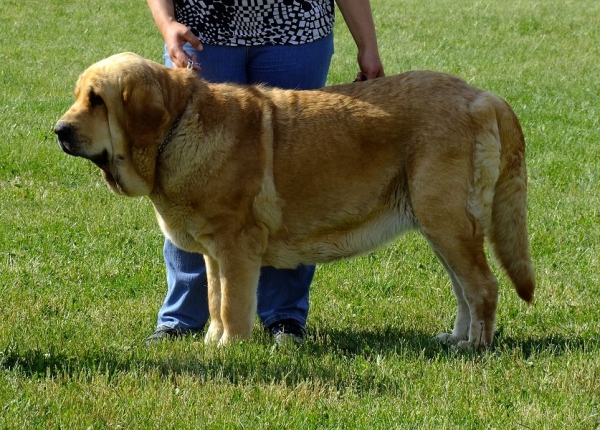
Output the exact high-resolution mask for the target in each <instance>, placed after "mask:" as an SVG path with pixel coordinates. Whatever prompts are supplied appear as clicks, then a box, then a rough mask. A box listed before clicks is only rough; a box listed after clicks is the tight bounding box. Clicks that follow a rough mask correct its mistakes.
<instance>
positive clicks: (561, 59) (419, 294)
mask: <svg viewBox="0 0 600 430" xmlns="http://www.w3.org/2000/svg"><path fill="white" fill-rule="evenodd" d="M372 5H373V10H374V15H375V19H376V23H377V27H378V34H379V40H380V48H381V54H382V58H383V60H384V65H385V67H386V72H387V74H394V73H399V72H402V71H405V70H409V69H432V70H439V71H445V72H449V73H453V74H457V75H460V76H462V77H463V78H464V79H466V80H467V81H468V82H470V83H472V84H473V85H476V86H478V87H481V88H484V89H487V90H490V91H492V92H494V93H496V94H498V95H500V96H502V97H503V98H505V99H506V100H507V101H508V102H509V103H510V104H511V105H512V106H513V108H514V110H515V111H516V113H517V115H518V116H519V117H520V119H521V122H522V126H523V131H524V133H525V136H526V139H527V162H528V171H529V231H530V235H531V246H532V254H533V259H534V266H535V270H536V274H537V279H538V290H537V291H536V302H535V304H534V305H533V306H530V307H528V306H526V305H525V304H524V303H523V302H522V301H520V300H519V299H518V297H517V295H516V293H515V292H514V290H513V288H512V286H511V285H510V283H509V282H508V280H507V278H506V277H505V276H504V275H502V273H501V272H500V271H499V270H497V269H496V270H495V271H496V274H497V275H498V276H499V279H500V283H501V289H500V304H499V311H498V321H497V333H496V343H495V345H494V346H493V347H492V348H490V349H489V350H486V351H484V352H481V353H475V352H457V351H454V350H452V349H449V348H445V347H443V346H440V345H438V344H436V343H435V342H433V341H431V338H432V337H433V336H434V335H436V334H437V333H439V332H441V331H447V330H450V329H451V327H452V323H453V318H454V313H455V302H454V298H453V296H452V293H451V287H450V283H449V280H448V278H447V276H446V274H445V273H444V271H443V269H442V267H441V265H440V264H439V263H438V262H437V260H436V259H435V257H434V256H433V253H432V252H431V251H430V250H429V248H428V246H427V245H426V243H425V242H424V240H423V239H421V238H420V237H418V236H417V235H407V236H405V237H403V238H401V239H399V240H398V241H396V242H394V243H393V244H391V245H390V246H388V247H385V248H382V249H381V250H379V251H377V252H374V253H371V254H369V255H366V256H364V257H361V258H359V259H356V260H353V261H343V262H339V263H335V264H331V265H324V266H319V268H318V271H317V276H316V279H315V281H314V284H313V287H312V290H311V306H312V307H311V313H310V317H309V322H308V329H309V331H310V336H309V338H308V339H307V340H306V341H305V342H304V344H302V345H301V346H300V347H299V348H295V347H289V348H283V349H279V350H277V351H273V350H272V349H271V344H272V339H270V338H269V336H267V335H265V334H264V333H262V332H261V330H260V328H259V327H258V325H257V326H256V330H255V335H254V337H253V339H252V340H251V341H248V342H245V343H243V344H241V345H235V346H232V347H231V348H227V349H225V350H217V349H216V348H213V347H206V346H204V344H203V342H202V341H201V338H188V339H184V340H181V341H177V342H171V343H163V344H160V345H156V346H153V347H151V348H147V347H145V346H143V344H142V340H143V339H144V337H145V336H146V335H148V334H149V333H150V332H151V331H152V330H153V329H154V326H155V321H156V312H157V311H158V308H159V306H160V304H161V303H162V299H163V297H164V293H165V289H166V283H165V279H164V278H165V275H164V267H163V262H162V242H163V238H162V235H161V233H160V231H159V228H158V225H157V223H156V221H155V219H154V214H153V211H152V208H151V204H150V202H149V201H148V200H147V199H125V198H120V197H117V196H115V195H113V194H112V193H111V192H110V191H109V190H108V189H107V187H106V185H105V184H104V183H103V181H102V180H101V177H100V174H99V171H98V169H97V168H96V167H95V166H93V165H92V163H89V162H86V161H84V160H81V159H75V158H73V157H68V156H66V155H65V154H63V153H62V151H60V149H59V147H58V145H57V143H56V139H55V137H54V134H53V132H52V128H53V126H54V124H55V122H56V120H57V119H58V118H59V117H60V116H61V115H62V113H63V112H64V111H65V110H66V108H68V106H70V104H71V103H72V90H73V87H74V84H75V81H76V79H77V76H78V75H79V74H80V73H81V72H82V71H83V70H84V69H85V68H86V67H87V66H89V65H90V64H92V63H93V62H95V61H97V60H99V59H102V58H104V57H107V56H109V55H112V54H114V53H117V52H120V51H134V52H136V53H138V54H140V55H142V56H144V57H147V58H150V59H154V60H156V61H159V62H160V61H162V39H161V37H160V35H159V33H158V31H157V30H156V28H155V26H154V23H153V21H152V18H151V15H150V12H149V10H148V8H147V5H146V2H144V1H138V2H128V1H122V0H106V1H101V2H80V1H73V0H62V1H57V0H51V1H47V2H35V1H32V0H24V1H15V0H0V9H1V10H2V14H0V28H2V40H1V41H0V62H1V64H2V67H1V68H0V88H1V92H0V130H1V131H2V139H1V141H0V280H1V282H0V315H1V316H2V320H1V322H0V428H2V429H5V428H6V429H12V428H15V429H20V428H40V429H46V428H76V429H79V428H90V429H99V428H127V429H129V428H131V429H135V428H161V429H162V428H173V429H175V428H177V429H179V428H215V429H221V428H232V429H234V428H249V429H267V428H270V429H279V428H303V429H304V428H339V429H350V428H364V429H391V428H403V429H404V428H432V429H452V428H467V429H483V428H485V429H487V428H497V429H513V428H514V429H521V428H523V429H545V428H547V429H598V428H600V324H599V322H600V265H599V262H598V260H599V255H600V212H599V208H600V175H599V161H598V160H600V144H599V142H600V124H599V118H600V85H599V84H598V77H599V76H600V30H599V28H600V27H599V26H598V21H599V18H600V2H598V1H597V0H576V1H571V2H564V1H558V0H546V1H544V2H532V1H527V0H506V1H503V2H482V1H473V2H467V1H450V0H432V1H427V2H424V1H417V0H372ZM336 32H337V35H336V54H335V56H334V59H333V64H332V68H331V73H330V83H331V84H335V83H341V82H347V81H350V80H353V79H354V77H355V75H356V72H357V66H356V61H355V55H356V53H355V48H354V46H353V42H352V40H351V38H350V35H349V33H348V31H347V29H346V28H345V26H344V24H343V21H342V19H341V16H339V19H338V22H337V26H336Z"/></svg>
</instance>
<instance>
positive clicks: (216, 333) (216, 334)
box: [204, 322, 223, 344]
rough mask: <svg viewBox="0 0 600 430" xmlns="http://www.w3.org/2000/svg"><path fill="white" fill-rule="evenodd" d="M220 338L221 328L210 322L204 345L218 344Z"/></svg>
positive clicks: (221, 334)
mask: <svg viewBox="0 0 600 430" xmlns="http://www.w3.org/2000/svg"><path fill="white" fill-rule="evenodd" d="M222 337H223V327H222V326H219V325H217V324H214V323H212V322H211V323H210V325H209V326H208V330H207V331H206V336H205V337H204V343H212V344H220V341H221V338H222Z"/></svg>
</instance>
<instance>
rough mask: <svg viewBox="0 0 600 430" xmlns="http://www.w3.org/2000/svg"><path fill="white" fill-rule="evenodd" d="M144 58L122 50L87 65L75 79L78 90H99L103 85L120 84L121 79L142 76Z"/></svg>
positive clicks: (144, 63)
mask: <svg viewBox="0 0 600 430" xmlns="http://www.w3.org/2000/svg"><path fill="white" fill-rule="evenodd" d="M145 65H146V60H145V59H143V58H142V57H140V56H139V55H137V54H133V53H130V52H124V53H121V54H116V55H113V56H111V57H108V58H105V59H103V60H100V61H98V62H97V63H94V64H92V65H91V66H90V67H88V68H87V69H86V70H85V71H84V72H83V73H82V74H81V75H80V76H79V79H78V80H77V85H76V86H75V91H76V94H75V95H76V96H79V95H80V94H79V93H78V92H81V91H85V92H86V93H87V92H90V91H93V90H96V91H97V90H99V89H100V87H103V86H105V85H107V84H108V85H111V86H113V87H115V86H121V83H122V81H123V80H127V79H128V78H135V77H138V76H142V75H143V74H144V73H145V70H146V67H144V66H145Z"/></svg>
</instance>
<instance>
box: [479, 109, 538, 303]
mask: <svg viewBox="0 0 600 430" xmlns="http://www.w3.org/2000/svg"><path fill="white" fill-rule="evenodd" d="M494 105H495V111H496V123H497V126H498V135H499V137H500V171H499V172H498V180H497V182H496V186H495V188H494V196H493V200H492V207H491V209H492V210H491V225H490V231H489V232H488V234H489V239H490V243H491V245H492V249H493V251H494V254H495V256H496V258H497V259H498V261H499V262H500V264H501V265H502V267H503V268H504V269H505V270H506V272H507V274H508V276H509V278H510V279H511V280H512V282H513V284H514V286H515V288H516V290H517V293H518V294H519V296H520V297H521V298H522V299H523V300H525V301H526V302H528V303H531V302H532V301H533V293H534V290H535V275H534V272H533V266H532V262H531V253H530V249H529V237H528V234H527V171H526V168H525V138H524V137H523V131H522V130H521V125H520V124H519V120H518V119H517V116H516V115H515V113H514V112H513V110H512V109H511V107H510V106H509V105H508V103H506V102H505V101H504V100H502V99H499V98H496V100H495V103H494Z"/></svg>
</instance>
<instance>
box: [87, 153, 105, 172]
mask: <svg viewBox="0 0 600 430" xmlns="http://www.w3.org/2000/svg"><path fill="white" fill-rule="evenodd" d="M89 160H90V161H91V162H92V163H94V164H95V165H96V166H98V167H99V168H100V169H102V170H103V171H105V172H106V171H107V170H108V169H107V165H108V151H107V150H106V149H105V150H104V151H102V152H101V153H100V154H98V155H95V156H93V157H89Z"/></svg>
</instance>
